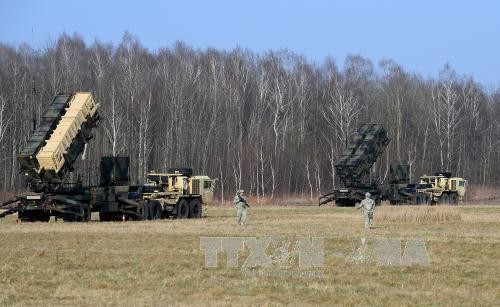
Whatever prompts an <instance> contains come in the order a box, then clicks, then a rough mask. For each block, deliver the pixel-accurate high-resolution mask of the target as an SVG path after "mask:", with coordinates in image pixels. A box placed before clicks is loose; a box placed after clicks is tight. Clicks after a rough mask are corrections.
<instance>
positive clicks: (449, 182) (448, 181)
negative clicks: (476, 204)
mask: <svg viewBox="0 0 500 307" xmlns="http://www.w3.org/2000/svg"><path fill="white" fill-rule="evenodd" d="M420 184H426V185H427V186H428V187H427V188H426V189H425V191H426V192H428V193H430V195H431V197H432V202H433V203H440V204H452V205H456V204H458V201H459V200H463V199H464V198H465V193H466V189H467V180H465V179H463V178H459V177H451V173H447V172H445V173H436V174H434V175H433V176H426V175H424V176H422V177H420Z"/></svg>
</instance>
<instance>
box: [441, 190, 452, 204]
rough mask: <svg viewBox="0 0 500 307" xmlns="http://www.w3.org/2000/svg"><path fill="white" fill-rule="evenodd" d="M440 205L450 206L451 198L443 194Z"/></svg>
mask: <svg viewBox="0 0 500 307" xmlns="http://www.w3.org/2000/svg"><path fill="white" fill-rule="evenodd" d="M439 203H440V204H443V205H448V204H449V203H450V196H449V195H448V194H447V193H443V194H441V197H440V198H439Z"/></svg>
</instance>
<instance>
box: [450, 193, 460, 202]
mask: <svg viewBox="0 0 500 307" xmlns="http://www.w3.org/2000/svg"><path fill="white" fill-rule="evenodd" d="M450 204H452V205H457V204H458V195H457V194H456V193H453V194H450Z"/></svg>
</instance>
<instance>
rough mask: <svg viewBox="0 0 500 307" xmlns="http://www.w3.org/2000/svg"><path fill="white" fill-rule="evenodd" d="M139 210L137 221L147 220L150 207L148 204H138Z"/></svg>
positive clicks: (137, 210) (137, 211) (137, 209)
mask: <svg viewBox="0 0 500 307" xmlns="http://www.w3.org/2000/svg"><path fill="white" fill-rule="evenodd" d="M137 204H138V205H137V208H136V209H135V210H136V211H135V212H136V219H137V220H138V221H142V220H147V219H148V216H149V206H148V204H147V203H145V202H143V201H140V202H137Z"/></svg>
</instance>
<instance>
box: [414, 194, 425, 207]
mask: <svg viewBox="0 0 500 307" xmlns="http://www.w3.org/2000/svg"><path fill="white" fill-rule="evenodd" d="M422 203H423V199H422V195H420V194H417V198H416V200H415V204H417V205H421V204H422Z"/></svg>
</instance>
